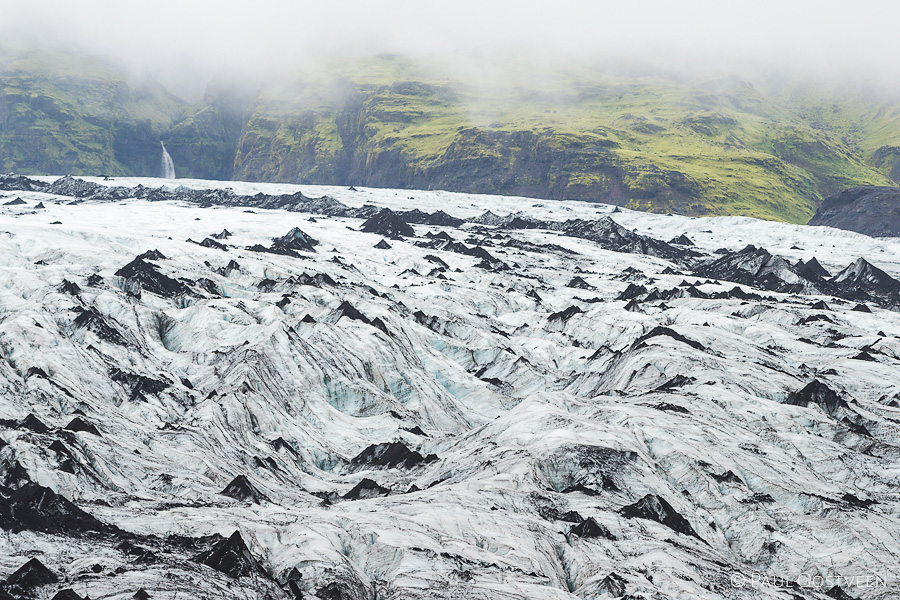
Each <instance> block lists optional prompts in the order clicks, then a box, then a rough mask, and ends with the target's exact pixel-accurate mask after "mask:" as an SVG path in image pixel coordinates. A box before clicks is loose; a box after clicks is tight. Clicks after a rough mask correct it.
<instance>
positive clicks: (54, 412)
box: [0, 176, 900, 600]
mask: <svg viewBox="0 0 900 600" xmlns="http://www.w3.org/2000/svg"><path fill="white" fill-rule="evenodd" d="M184 183H185V185H183V186H180V187H175V186H171V185H167V186H165V187H163V188H160V185H161V182H160V181H159V180H148V179H142V178H115V180H114V181H104V180H103V179H102V178H90V179H87V180H81V179H77V178H71V177H66V178H62V179H60V180H56V178H50V177H48V178H25V177H21V176H0V195H2V197H0V201H2V202H0V231H2V234H0V255H2V256H3V257H4V258H3V260H4V265H5V269H4V271H3V274H4V284H3V286H0V307H2V317H3V318H2V319H0V348H2V349H3V352H2V353H0V387H2V397H3V402H2V403H0V529H2V530H3V535H0V597H3V598H6V597H8V596H11V597H15V598H44V597H47V598H51V597H54V595H55V594H57V593H60V594H62V595H61V596H59V597H61V598H67V597H72V594H76V593H77V595H78V596H79V597H90V598H111V597H115V598H131V597H135V598H172V597H176V596H178V597H216V598H227V599H232V598H233V599H244V600H246V599H247V598H251V599H260V600H262V599H264V598H270V599H273V600H279V599H282V598H284V599H291V600H294V599H296V598H301V597H302V598H306V599H310V600H326V599H337V598H339V599H354V600H363V599H370V598H392V599H400V598H402V599H404V600H426V599H428V600H438V599H446V598H448V597H465V598H485V599H487V598H490V599H492V600H493V599H499V600H524V599H529V600H533V599H539V600H576V599H579V598H580V599H585V598H603V597H617V598H621V597H630V598H660V599H675V598H685V597H690V598H699V599H704V600H705V599H708V600H713V599H715V600H725V599H728V600H751V599H753V600H755V599H758V598H771V599H773V600H774V599H776V598H783V597H791V598H799V599H802V600H818V599H821V598H824V597H831V598H845V597H851V598H865V599H869V598H890V597H896V596H897V595H898V594H900V585H898V582H900V578H898V577H897V575H898V573H897V565H898V564H900V560H898V559H900V550H898V549H897V546H896V544H895V543H893V541H894V540H896V539H900V510H898V509H900V505H898V503H900V500H898V498H900V495H898V483H897V477H896V464H897V461H898V459H900V447H898V439H900V425H898V417H897V415H898V410H900V391H898V388H897V385H896V382H897V381H898V377H900V359H898V357H900V341H898V340H900V297H898V290H900V282H898V281H897V277H898V276H900V260H898V258H897V257H898V256H900V252H898V250H900V246H898V243H900V242H898V241H897V240H896V239H894V238H870V237H864V236H859V235H858V234H855V233H851V232H845V231H841V230H837V229H823V228H812V227H805V226H797V225H787V224H781V223H772V222H765V221H759V220H755V219H750V218H743V217H729V218H689V217H683V216H667V215H660V214H649V213H640V212H634V211H631V210H628V209H620V208H617V207H614V206H611V205H606V204H600V203H587V202H580V201H566V202H550V201H545V202H534V201H525V200H523V199H522V198H520V197H499V196H482V195H469V194H456V193H449V192H439V191H400V190H394V189H370V188H356V189H355V190H350V189H347V188H346V187H340V188H338V187H327V188H319V187H315V186H303V187H302V188H300V187H297V186H291V185H284V184H262V183H244V182H231V181H228V182H209V181H187V182H184ZM410 197H412V198H413V199H412V200H410ZM14 198H19V199H20V200H21V202H19V203H16V204H9V205H7V202H8V201H9V200H10V199H14ZM39 203H40V204H42V205H43V208H40V209H39V208H37V205H38V204H39ZM410 205H415V207H416V209H415V210H409V209H410ZM488 210H489V211H490V212H489V213H488V212H487V211H488ZM386 211H390V212H386ZM379 215H380V217H379ZM373 217H379V218H377V219H375V220H374V221H370V220H371V219H372V218H373ZM488 221H490V222H491V223H493V224H490V225H489V224H487V222H488ZM367 222H370V223H371V222H374V223H376V224H377V225H379V226H378V227H376V228H375V229H376V230H375V231H372V232H367V231H363V229H364V225H365V224H366V223H367ZM403 224H405V225H406V226H407V227H408V228H409V229H406V228H405V227H402V228H403V230H404V231H403V235H402V236H398V237H399V238H401V239H392V240H391V241H390V243H389V244H385V245H382V246H381V247H379V248H376V247H375V246H376V245H377V244H379V243H380V242H381V241H383V240H384V239H385V234H384V233H383V226H385V225H388V226H390V229H391V230H392V231H396V230H397V229H398V228H401V226H402V225H403ZM681 236H685V237H686V238H688V239H690V240H691V242H692V245H690V246H688V245H684V244H670V243H669V242H667V241H665V240H678V239H680V237H681ZM207 239H208V240H215V241H216V244H202V243H199V242H197V241H195V240H207ZM751 241H752V242H753V245H752V246H750V242H751ZM814 257H815V258H816V260H815V261H813V258H814ZM810 265H812V266H813V268H804V267H809V266H810ZM847 265H850V266H849V267H848V266H847ZM831 273H836V274H837V275H835V276H831V275H830V274H831ZM858 305H861V306H863V307H864V308H865V311H863V310H861V309H859V308H858ZM873 524H875V525H876V526H873ZM823 556H827V560H823V558H822V557H823ZM818 577H821V579H818ZM763 578H771V580H772V581H776V582H778V583H775V584H772V585H771V586H770V585H766V584H757V583H756V582H759V581H766V580H767V579H763ZM776 578H777V579H776ZM786 586H789V587H790V590H789V593H788V594H787V595H786V594H785V591H784V590H785V587H786ZM66 590H68V591H66ZM73 590H74V591H73Z"/></svg>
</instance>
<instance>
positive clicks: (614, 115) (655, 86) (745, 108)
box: [0, 55, 900, 223]
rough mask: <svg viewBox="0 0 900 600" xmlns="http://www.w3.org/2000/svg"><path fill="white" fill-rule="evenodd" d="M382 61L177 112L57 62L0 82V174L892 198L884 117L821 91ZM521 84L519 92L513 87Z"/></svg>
mask: <svg viewBox="0 0 900 600" xmlns="http://www.w3.org/2000/svg"><path fill="white" fill-rule="evenodd" d="M466 81H468V80H467V79H465V78H455V77H451V76H448V75H447V74H446V73H444V72H442V71H439V70H427V69H424V68H422V67H418V66H416V65H414V64H413V63H411V62H408V61H406V60H404V59H401V58H398V57H396V56H379V57H375V58H371V59H367V60H360V61H354V62H347V61H345V62H340V63H337V62H336V63H333V64H331V65H329V66H327V67H326V68H322V69H319V70H317V71H315V72H312V73H306V74H302V75H297V76H295V77H292V78H290V79H289V80H282V81H280V82H279V83H278V84H277V85H274V84H268V85H265V86H263V88H262V89H260V90H257V91H254V92H253V93H252V94H241V93H240V92H237V91H235V90H234V89H229V88H228V87H226V86H215V87H213V86H211V87H210V89H209V90H208V92H207V94H206V95H205V96H204V98H203V99H202V101H200V102H198V103H193V104H189V103H186V102H183V101H181V100H179V99H177V98H175V97H174V96H172V95H170V94H168V93H167V92H166V91H165V90H164V89H163V88H162V86H160V85H159V84H156V83H154V82H152V81H151V80H149V79H147V80H145V81H144V82H143V83H138V84H136V83H134V82H133V80H132V79H130V78H128V77H126V76H125V75H124V74H123V73H121V72H119V71H117V70H116V69H115V68H114V67H112V66H110V65H107V64H105V63H101V62H99V61H93V60H90V59H84V58H76V57H59V56H54V57H47V56H35V55H30V56H26V57H24V58H18V59H16V60H11V61H7V62H6V64H5V65H4V66H3V67H2V68H0V170H2V171H19V172H22V173H50V174H64V173H73V174H80V173H85V174H87V173H92V174H96V173H106V174H110V175H157V174H158V169H159V140H163V141H165V143H166V146H167V148H168V149H169V152H170V153H171V154H172V157H173V159H174V161H175V165H176V171H177V174H178V176H179V177H186V176H191V177H203V178H215V179H229V178H234V179H242V180H255V181H276V182H294V183H321V184H340V185H351V184H352V185H366V186H378V187H399V188H411V189H412V188H415V189H447V190H453V191H465V192H481V193H497V194H512V195H523V196H532V197H539V198H553V199H582V200H590V201H603V202H611V203H615V204H620V205H624V206H628V207H632V208H637V209H642V210H653V211H663V212H678V213H683V214H691V215H705V214H719V215H733V214H743V215H750V216H757V217H762V218H768V219H777V220H783V221H790V222H797V223H802V222H806V221H807V220H808V219H809V217H810V216H811V215H812V214H813V213H814V212H815V209H816V206H817V205H818V204H819V202H821V200H822V198H823V197H825V196H828V195H830V194H832V193H834V192H836V191H839V190H841V189H844V188H847V187H852V186H857V185H896V183H897V182H900V104H897V103H892V102H887V101H885V100H884V99H881V98H878V97H874V96H873V97H865V96H864V95H862V94H860V93H857V92H848V91H836V90H835V89H833V88H824V87H807V88H803V87H799V86H795V87H792V88H789V89H788V88H781V89H778V90H775V91H773V90H770V89H766V88H763V87H755V86H754V85H752V84H750V83H748V82H746V81H741V80H736V79H735V80H722V79H714V80H693V81H682V80H676V79H672V78H666V77H662V76H653V77H649V76H629V77H624V76H611V75H607V74H604V73H602V72H600V71H598V70H594V69H586V68H575V67H573V68H571V69H569V70H567V71H565V72H556V73H553V74H552V76H551V77H549V78H543V79H542V78H536V77H535V78H530V79H529V78H523V79H521V80H518V83H511V82H510V81H505V82H503V83H502V84H500V83H496V82H492V83H491V85H484V84H482V85H479V86H475V85H472V84H471V83H466ZM524 82H527V83H524Z"/></svg>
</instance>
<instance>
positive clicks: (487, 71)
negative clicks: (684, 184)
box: [0, 0, 900, 91]
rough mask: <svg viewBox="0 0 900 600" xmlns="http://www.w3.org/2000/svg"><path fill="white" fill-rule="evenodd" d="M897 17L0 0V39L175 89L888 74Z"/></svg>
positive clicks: (789, 6)
mask: <svg viewBox="0 0 900 600" xmlns="http://www.w3.org/2000/svg"><path fill="white" fill-rule="evenodd" d="M898 17H900V8H898V5H897V3H887V2H873V1H857V2H854V3H845V2H829V1H827V0H819V1H811V0H782V1H779V2H775V1H769V0H763V1H754V2H747V1H737V2H710V1H683V2H673V1H664V0H649V1H645V2H622V1H618V2H614V3H609V2H591V1H587V0H556V1H554V2H548V1H542V2H534V1H528V0H518V1H512V0H499V1H491V0H455V1H447V0H436V1H432V2H422V1H408V0H382V1H380V2H376V1H372V0H367V1H361V0H344V1H338V0H335V1H332V2H330V3H329V2H323V1H317V2H308V1H290V0H256V1H252V0H250V1H236V0H219V1H209V0H156V1H155V2H142V3H132V2H123V1H121V0H78V1H72V0H0V45H3V46H6V47H14V48H16V49H33V48H40V49H47V50H60V49H63V50H68V49H72V48H77V49H78V50H79V51H82V52H89V53H91V54H96V55H100V56H103V57H106V58H109V59H112V60H115V61H117V62H120V63H122V64H124V65H126V66H127V67H129V68H130V69H131V70H132V71H133V72H135V73H147V72H149V73H150V74H152V75H153V77H155V78H156V79H158V80H160V81H162V82H163V83H165V84H167V85H169V86H174V87H176V88H179V89H183V90H185V91H189V90H190V89H195V90H196V89H200V88H202V86H203V85H205V83H206V82H207V81H208V80H209V79H210V78H212V77H218V78H220V79H221V78H225V79H231V80H234V81H249V82H256V81H259V80H261V79H266V78H274V77H279V76H286V75H288V74H290V73H291V72H293V71H296V70H302V69H309V68H313V67H315V66H316V65H318V64H322V62H323V60H324V59H325V58H327V57H333V56H350V57H353V56H363V55H371V54H375V53H383V52H390V53H398V54H403V55H406V56H410V57H412V58H414V59H417V60H420V61H422V62H423V63H426V64H429V65H440V66H441V67H443V68H445V69H449V70H450V71H451V72H453V73H454V74H455V75H457V76H460V77H465V76H473V77H476V76H480V77H481V78H482V79H484V78H488V79H496V80H502V79H503V74H504V73H505V72H509V73H519V74H521V73H523V72H527V73H532V74H534V75H535V76H536V77H539V76H543V74H546V73H549V72H552V71H553V70H554V69H558V68H561V67H566V66H569V65H572V64H576V63H591V61H594V63H596V61H602V64H603V65H604V68H606V69H610V70H615V69H617V68H626V67H627V68H633V67H634V65H641V68H643V69H659V70H662V71H664V72H666V73H669V74H673V75H676V76H693V75H700V74H705V73H717V74H725V75H732V76H740V77H747V78H759V77H765V76H777V78H780V79H781V80H791V79H792V78H795V77H804V78H809V77H814V78H830V79H838V80H844V81H847V82H852V83H855V84H856V83H859V84H867V85H880V86H885V87H893V86H894V85H896V84H897V80H898V79H900V78H898V77H897V76H896V74H897V67H896V62H897V57H898V56H900V36H897V35H896V32H895V27H896V22H897V20H898Z"/></svg>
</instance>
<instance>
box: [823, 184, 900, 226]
mask: <svg viewBox="0 0 900 600" xmlns="http://www.w3.org/2000/svg"><path fill="white" fill-rule="evenodd" d="M809 224H810V225H828V226H829V227H837V228H838V229H847V230H849V231H856V232H859V233H864V234H866V235H871V236H874V237H888V236H890V237H897V236H900V188H895V187H874V186H870V187H857V188H851V189H848V190H844V191H843V192H840V193H838V194H835V195H834V196H831V197H829V198H826V199H825V201H824V202H822V206H820V207H819V210H817V211H816V214H815V215H813V218H812V219H810V221H809Z"/></svg>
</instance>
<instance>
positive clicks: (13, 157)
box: [0, 54, 245, 179]
mask: <svg viewBox="0 0 900 600" xmlns="http://www.w3.org/2000/svg"><path fill="white" fill-rule="evenodd" d="M244 103H245V100H243V98H242V97H241V96H240V95H238V94H236V93H233V92H229V91H228V90H227V89H226V90H219V89H216V88H211V90H210V92H209V93H208V94H207V95H206V97H205V98H204V99H203V101H202V102H201V103H199V104H198V105H192V104H189V103H187V102H184V101H182V100H180V99H178V98H176V97H175V96H173V95H172V94H170V93H169V92H168V91H166V89H165V88H164V87H163V86H162V85H160V84H159V83H157V82H155V81H153V80H152V79H150V78H149V77H148V78H143V79H138V80H135V79H134V78H133V77H131V76H129V75H128V74H127V73H126V72H125V71H123V70H121V69H119V68H118V67H116V66H115V65H112V64H109V63H106V62H104V61H101V60H97V59H92V58H88V57H80V56H71V55H58V54H56V55H46V54H31V55H27V56H23V57H18V58H16V59H15V60H11V61H9V62H7V63H6V64H3V65H0V171H4V172H10V171H16V172H20V173H34V174H50V175H65V174H69V173H71V174H104V175H131V176H147V177H156V176H159V175H160V146H159V142H160V140H163V141H165V142H166V146H167V148H168V149H169V153H170V154H171V155H172V157H173V159H174V161H175V168H176V173H177V175H178V176H179V177H199V178H209V179H228V178H230V177H231V174H232V171H233V164H234V152H235V147H236V146H237V141H238V139H239V138H240V133H241V127H242V126H243V119H244V117H243V114H242V112H241V111H242V110H244V109H243V106H244Z"/></svg>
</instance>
